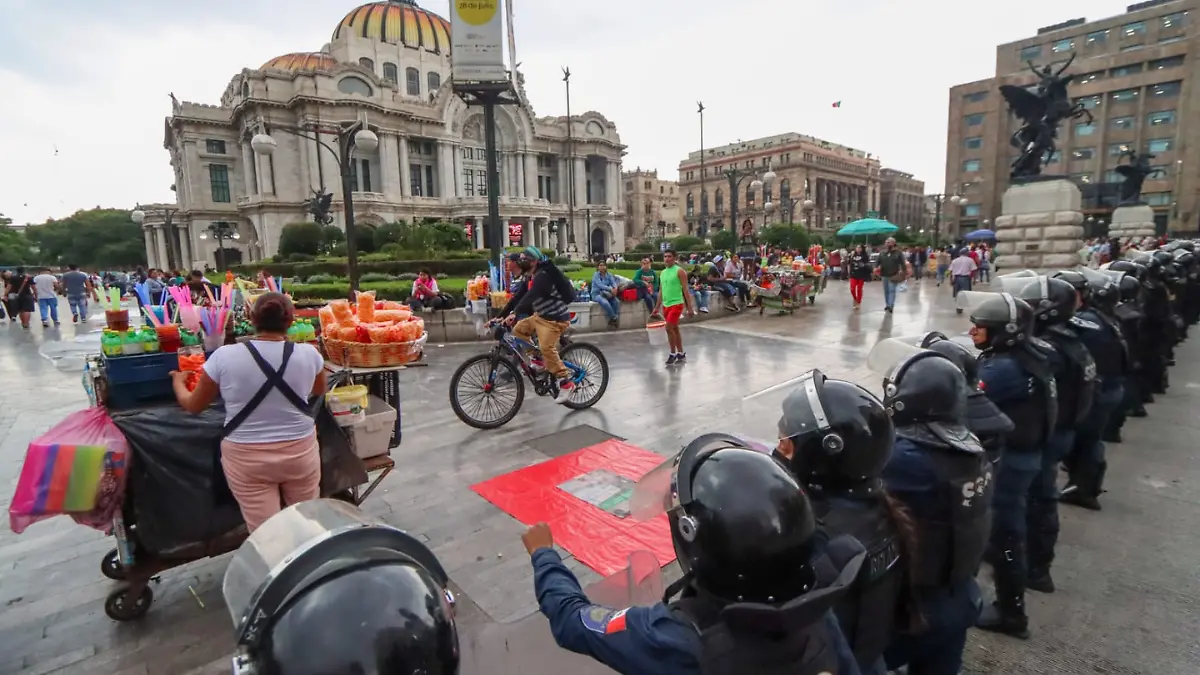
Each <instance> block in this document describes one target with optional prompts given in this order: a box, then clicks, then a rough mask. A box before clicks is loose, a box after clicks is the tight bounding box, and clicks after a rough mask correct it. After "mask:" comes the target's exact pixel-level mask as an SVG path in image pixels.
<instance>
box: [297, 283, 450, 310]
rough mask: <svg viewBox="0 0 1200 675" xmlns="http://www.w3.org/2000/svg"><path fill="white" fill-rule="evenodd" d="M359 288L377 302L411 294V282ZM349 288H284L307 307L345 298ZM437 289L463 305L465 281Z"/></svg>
mask: <svg viewBox="0 0 1200 675" xmlns="http://www.w3.org/2000/svg"><path fill="white" fill-rule="evenodd" d="M359 288H360V289H361V290H364V291H375V297H376V298H377V299H379V300H396V301H398V302H403V301H404V300H407V299H408V296H409V295H411V294H412V282H411V281H372V282H369V283H365V284H359ZM349 289H350V286H349V285H348V284H347V283H345V282H341V283H326V284H287V285H286V286H285V287H284V290H286V291H287V292H288V293H290V294H291V295H292V297H293V298H295V299H296V304H298V305H307V304H309V303H307V302H306V301H309V300H337V299H339V298H345V297H346V296H347V295H348V291H349ZM438 289H439V290H441V291H442V292H443V293H448V294H450V295H452V296H454V302H455V307H462V306H463V305H464V296H465V295H466V291H467V280H466V279H444V280H442V281H439V282H438Z"/></svg>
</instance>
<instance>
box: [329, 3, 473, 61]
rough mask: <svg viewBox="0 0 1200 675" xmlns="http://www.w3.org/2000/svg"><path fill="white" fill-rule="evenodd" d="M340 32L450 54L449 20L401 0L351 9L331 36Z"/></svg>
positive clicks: (336, 37) (335, 37) (338, 34)
mask: <svg viewBox="0 0 1200 675" xmlns="http://www.w3.org/2000/svg"><path fill="white" fill-rule="evenodd" d="M342 31H346V33H347V34H348V35H356V36H359V37H364V38H371V39H375V40H379V41H381V42H388V43H391V44H402V45H404V46H405V47H411V48H413V49H425V50H427V51H430V52H433V53H435V54H443V53H446V54H448V53H450V22H449V21H446V20H445V19H443V18H442V17H440V16H438V15H437V14H433V13H431V12H427V11H425V10H423V9H421V8H420V7H417V6H416V5H415V4H413V3H411V2H406V1H404V0H391V1H390V2H373V3H370V4H367V5H363V6H361V7H359V8H357V9H355V10H352V11H351V12H350V13H349V14H347V15H346V16H345V18H343V19H342V22H341V23H339V24H338V27H337V29H336V30H334V32H333V39H334V40H336V39H338V37H339V36H340V35H341V34H342Z"/></svg>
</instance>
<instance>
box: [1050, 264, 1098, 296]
mask: <svg viewBox="0 0 1200 675" xmlns="http://www.w3.org/2000/svg"><path fill="white" fill-rule="evenodd" d="M1050 276H1051V278H1054V279H1061V280H1063V281H1065V282H1067V283H1068V284H1071V288H1074V289H1075V292H1076V293H1078V294H1079V301H1080V302H1085V303H1086V302H1087V299H1088V293H1090V292H1091V290H1092V289H1091V286H1090V285H1089V284H1088V280H1087V277H1085V276H1083V274H1082V273H1080V272H1079V271H1077V270H1059V271H1057V272H1055V273H1054V274H1051V275H1050Z"/></svg>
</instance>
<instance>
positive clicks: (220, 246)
mask: <svg viewBox="0 0 1200 675" xmlns="http://www.w3.org/2000/svg"><path fill="white" fill-rule="evenodd" d="M210 235H211V236H212V238H213V239H216V240H217V269H219V270H226V269H229V264H228V261H227V260H226V259H225V240H226V239H234V240H236V239H241V235H239V234H238V232H237V225H234V224H233V223H229V222H226V221H224V220H218V221H217V222H215V223H210V224H209V226H208V232H207V233H205V232H201V233H200V238H201V239H208V237H209V236H210Z"/></svg>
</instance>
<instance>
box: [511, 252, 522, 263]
mask: <svg viewBox="0 0 1200 675" xmlns="http://www.w3.org/2000/svg"><path fill="white" fill-rule="evenodd" d="M508 259H509V261H510V262H521V254H520V253H509V254H508Z"/></svg>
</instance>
